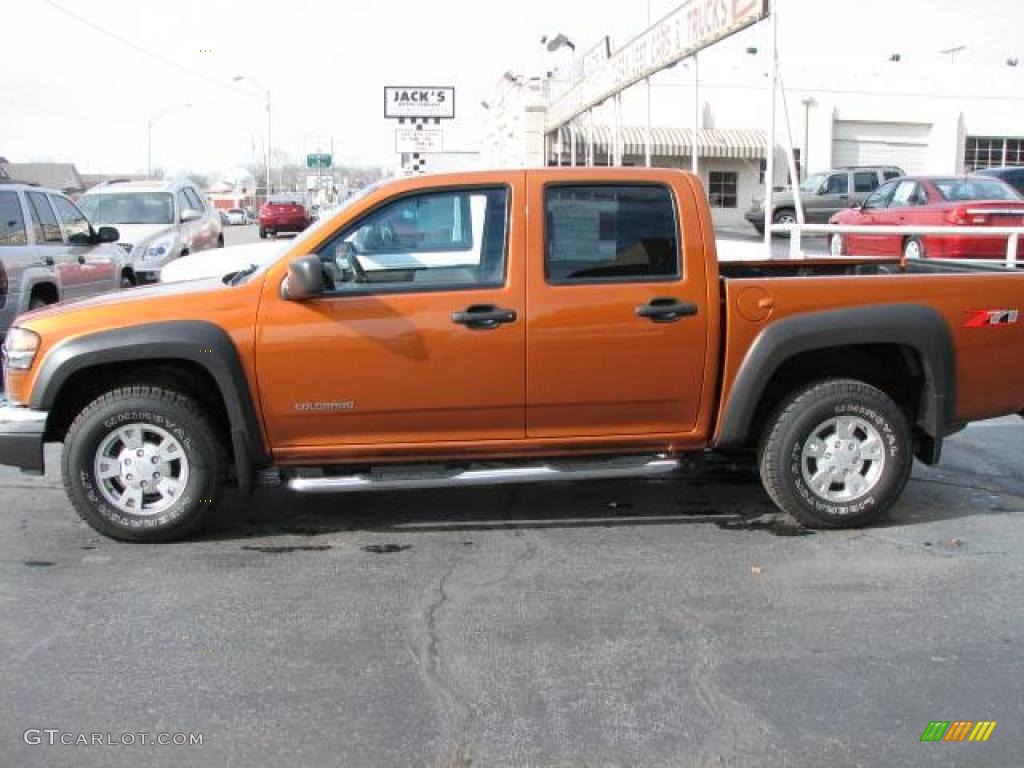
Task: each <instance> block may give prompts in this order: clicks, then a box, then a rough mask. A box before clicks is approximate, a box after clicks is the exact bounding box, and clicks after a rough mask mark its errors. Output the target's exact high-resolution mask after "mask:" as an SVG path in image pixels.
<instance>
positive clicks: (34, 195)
mask: <svg viewBox="0 0 1024 768" xmlns="http://www.w3.org/2000/svg"><path fill="white" fill-rule="evenodd" d="M27 197H28V206H29V209H30V210H31V212H32V219H33V224H34V225H35V226H36V242H37V243H63V242H64V236H63V235H62V234H61V231H60V224H58V223H57V215H56V214H55V213H54V212H53V208H52V207H51V206H50V201H49V200H47V199H46V195H44V194H43V193H42V192H29V193H28V195H27Z"/></svg>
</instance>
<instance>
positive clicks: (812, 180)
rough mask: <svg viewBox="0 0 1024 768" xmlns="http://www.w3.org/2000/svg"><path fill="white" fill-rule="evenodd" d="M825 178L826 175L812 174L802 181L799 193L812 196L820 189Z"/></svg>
mask: <svg viewBox="0 0 1024 768" xmlns="http://www.w3.org/2000/svg"><path fill="white" fill-rule="evenodd" d="M826 178H828V174H827V173H812V174H811V175H810V176H808V177H807V178H806V179H804V180H803V183H802V184H800V191H801V192H808V193H811V194H813V193H814V192H817V191H818V190H819V189H820V188H821V185H822V184H823V183H825V179H826Z"/></svg>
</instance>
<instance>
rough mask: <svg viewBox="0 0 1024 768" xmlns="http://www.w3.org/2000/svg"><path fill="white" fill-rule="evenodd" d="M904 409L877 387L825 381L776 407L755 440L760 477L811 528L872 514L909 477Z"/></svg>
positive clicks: (853, 523)
mask: <svg viewBox="0 0 1024 768" xmlns="http://www.w3.org/2000/svg"><path fill="white" fill-rule="evenodd" d="M913 456H914V451H913V436H912V433H911V430H910V424H909V422H908V420H907V417H906V414H904V412H903V411H902V410H901V409H900V407H899V406H898V405H897V404H896V403H895V402H894V401H893V400H892V398H890V397H889V396H888V395H886V394H885V393H884V392H882V391H881V390H880V389H877V388H876V387H873V386H871V385H869V384H865V383H864V382H862V381H856V380H853V379H828V380H825V381H821V382H818V383H816V384H812V385H810V386H808V387H805V388H803V389H801V390H798V391H797V392H795V393H794V394H793V395H791V396H790V397H789V398H787V399H786V400H785V401H784V402H783V403H782V404H781V405H780V406H779V408H778V410H776V412H775V414H774V415H773V416H772V418H771V419H770V421H769V423H768V426H767V428H766V432H765V436H764V439H763V440H762V443H761V451H760V468H761V481H762V482H763V483H764V487H765V490H767V491H768V495H769V496H771V498H772V501H774V502H775V504H776V506H778V507H779V509H781V510H782V511H784V512H787V513H788V514H790V515H792V516H793V517H794V518H796V519H797V520H798V521H799V522H801V523H802V524H804V525H806V526H808V527H810V528H854V527H858V526H862V525H868V524H869V523H872V522H874V521H875V520H878V519H879V518H880V517H882V516H883V515H884V514H885V513H886V512H887V511H888V510H889V508H890V507H892V505H893V504H894V503H895V502H896V500H897V499H898V498H899V496H900V494H901V493H902V492H903V488H904V487H905V486H906V484H907V479H908V478H909V477H910V470H911V466H912V464H913Z"/></svg>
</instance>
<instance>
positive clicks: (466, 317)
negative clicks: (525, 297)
mask: <svg viewBox="0 0 1024 768" xmlns="http://www.w3.org/2000/svg"><path fill="white" fill-rule="evenodd" d="M515 321H516V311H515V310H514V309H503V308H502V307H497V306H495V305H494V304H474V305H473V306H471V307H466V309H464V310H463V311H462V312H452V322H453V323H458V324H459V325H465V326H466V327H468V328H472V329H473V330H474V331H487V330H490V329H492V328H497V327H498V326H499V325H501V324H502V323H514V322H515Z"/></svg>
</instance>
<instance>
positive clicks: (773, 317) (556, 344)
mask: <svg viewBox="0 0 1024 768" xmlns="http://www.w3.org/2000/svg"><path fill="white" fill-rule="evenodd" d="M1022 303H1024V274H1022V273H1020V272H1017V271H1014V270H1007V269H1001V268H998V267H988V266H985V265H979V264H974V265H958V264H955V263H933V262H928V261H926V260H920V261H913V262H905V263H901V262H899V261H895V260H893V261H886V260H881V259H870V260H867V259H861V260H857V259H852V258H841V259H832V258H827V259H820V260H809V261H799V262H790V261H775V262H772V261H764V262H750V261H747V262H731V263H730V262H722V263H720V262H719V260H718V258H717V255H716V250H715V239H714V233H713V228H712V224H711V216H710V212H709V209H708V205H707V203H706V196H705V193H704V190H703V188H702V187H701V185H700V182H699V181H698V180H697V179H696V178H695V177H693V176H692V175H690V174H687V173H683V172H679V171H673V170H649V169H605V168H600V169H595V168H591V169H546V170H537V171H524V170H515V171H499V172H480V173H461V174H453V175H439V176H423V177H417V178H411V179H404V180H397V181H392V182H389V183H386V184H382V185H379V186H377V187H375V188H373V189H371V190H369V191H368V192H367V193H366V194H365V195H363V196H361V197H360V198H359V199H357V200H354V201H351V202H350V203H349V204H348V205H347V206H346V207H344V208H343V209H341V210H340V211H338V212H337V213H336V214H334V215H333V216H332V217H330V218H327V219H324V220H322V221H321V222H320V223H319V224H318V225H317V226H315V227H314V228H312V229H310V230H308V231H307V232H306V233H304V234H303V235H301V236H300V237H299V238H297V239H296V240H294V241H293V242H292V243H291V245H290V247H288V249H287V251H286V252H284V253H283V254H282V255H281V256H280V257H279V258H277V259H276V260H273V261H270V262H269V263H265V264H263V265H260V266H256V265H254V266H252V267H251V268H248V269H243V270H240V271H236V272H234V273H232V274H230V275H226V276H224V277H223V278H222V279H217V278H213V279H204V280H196V281H190V282H184V283H179V284H166V285H156V286H152V287H146V288H140V289H135V290H130V291H124V292H120V293H117V294H113V295H110V296H104V297H100V298H94V299H89V300H85V301H80V302H77V303H74V304H69V305H62V306H58V307H54V308H50V309H44V310H41V311H37V312H33V313H30V314H26V315H24V316H22V317H20V318H19V319H18V320H17V321H16V323H15V327H14V328H13V329H12V331H11V332H10V333H9V334H8V335H7V338H6V340H5V343H4V350H5V357H4V359H5V364H4V377H5V381H6V390H7V397H8V399H9V402H8V404H7V405H6V406H5V407H3V408H2V409H0V463H3V464H10V465H14V466H18V467H21V468H22V469H23V470H26V471H29V472H40V471H42V469H43V445H44V444H45V443H48V442H58V441H63V443H64V451H63V459H62V463H63V478H64V483H65V486H66V488H67V493H68V495H69V497H70V499H71V502H72V504H73V505H74V507H75V509H76V510H77V511H78V513H79V514H80V515H81V516H82V517H83V518H84V519H85V520H86V522H88V523H89V524H90V525H91V526H93V527H94V528H96V529H97V530H99V531H101V532H103V533H105V534H107V535H109V536H112V537H114V538H118V539H124V540H130V541H161V540H168V539H172V538H176V537H180V536H183V535H185V534H187V533H188V532H190V531H193V530H194V529H195V528H196V527H197V526H198V525H199V524H200V523H201V522H202V521H203V519H204V518H207V517H209V515H210V514H211V511H212V509H213V508H214V506H215V505H216V503H217V501H218V500H219V499H220V497H221V495H222V493H223V491H224V489H225V488H226V487H227V486H228V485H231V484H233V485H236V486H238V487H239V488H240V489H241V492H243V493H247V492H250V491H251V490H252V489H253V488H254V487H255V486H257V485H260V484H261V483H269V482H282V481H283V482H285V483H286V484H287V485H288V486H289V487H290V488H291V489H293V490H294V491H296V492H301V493H320V492H355V491H366V490H373V489H401V488H423V487H439V486H456V485H465V484H490V483H509V482H511V483H522V482H532V481H550V480H555V481H557V480H572V479H594V478H616V477H626V476H635V475H656V474H662V473H669V472H673V471H677V470H679V468H680V457H681V456H684V455H686V454H688V453H693V452H704V451H708V450H714V451H719V452H726V453H728V452H733V453H736V454H737V455H739V456H749V457H751V459H752V460H756V461H757V462H759V466H760V471H761V476H762V478H763V481H764V485H765V487H766V488H767V490H768V492H769V494H770V495H771V497H772V499H773V500H774V501H775V502H776V504H777V505H778V506H779V507H780V508H781V509H782V510H784V511H786V512H788V513H790V514H791V515H793V516H794V517H795V518H797V519H798V520H799V521H800V522H802V523H803V524H805V525H809V526H817V527H844V526H857V525H864V524H866V523H869V522H871V521H873V520H875V519H877V518H878V517H879V516H880V515H882V514H883V513H884V512H885V511H886V510H887V509H888V508H889V507H891V506H892V505H893V503H894V502H895V501H896V500H897V498H898V497H899V495H900V493H901V491H902V489H903V487H904V485H905V483H906V482H907V477H908V475H909V473H910V470H911V465H912V463H913V459H914V457H915V456H916V457H917V458H919V459H920V460H921V461H924V462H927V463H934V462H936V461H938V459H939V454H940V450H941V446H942V441H943V438H944V437H946V436H947V435H949V434H951V433H953V432H955V431H956V430H958V429H961V428H962V427H963V426H964V425H966V424H967V423H968V422H970V421H972V420H975V419H984V418H989V417H993V416H1000V415H1004V414H1014V413H1021V412H1022V411H1024V325H1022V324H1021V323H1020V314H1019V311H1020V310H1019V307H1020V305H1021V304H1022Z"/></svg>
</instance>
